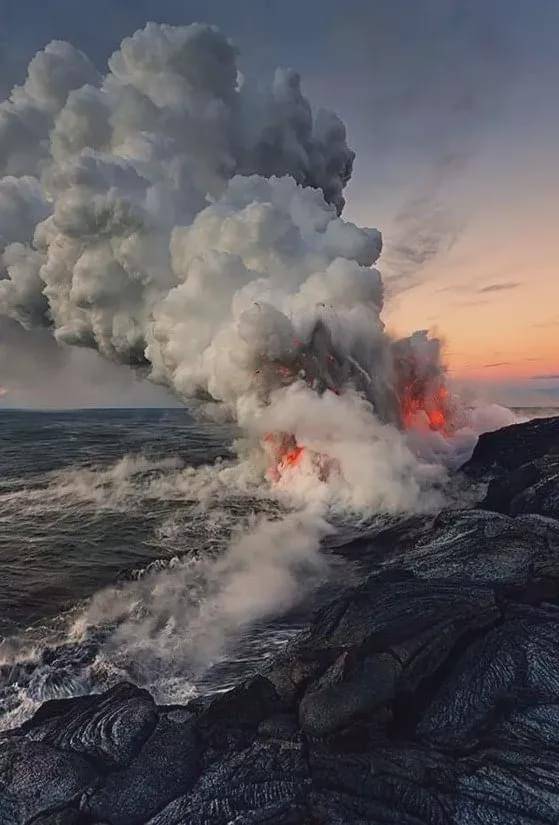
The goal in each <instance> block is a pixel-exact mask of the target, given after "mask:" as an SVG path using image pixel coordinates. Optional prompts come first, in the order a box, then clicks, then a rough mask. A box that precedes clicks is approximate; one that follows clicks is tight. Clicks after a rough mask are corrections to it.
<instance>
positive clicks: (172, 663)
mask: <svg viewBox="0 0 559 825" xmlns="http://www.w3.org/2000/svg"><path fill="white" fill-rule="evenodd" d="M236 436H237V433H236V431H235V429H234V428H233V427H231V426H225V425H216V424H204V423H200V422H195V421H193V419H192V418H191V417H190V416H189V414H188V412H187V411H186V410H182V409H168V410H143V409H142V410H140V409H134V410H83V411H71V412H24V411H9V410H3V411H0V565H1V570H2V575H1V577H0V728H6V727H11V726H12V725H15V724H17V723H19V722H20V721H21V720H22V719H24V718H26V717H27V716H29V715H30V713H32V712H33V710H34V709H35V708H36V707H37V706H38V704H39V703H40V702H42V701H44V700H46V699H51V698H59V697H63V696H69V695H77V694H80V693H84V692H89V691H92V690H93V691H97V690H102V689H104V688H106V687H107V686H109V685H110V684H113V683H114V682H116V681H119V680H121V679H131V680H133V681H135V682H137V683H138V684H141V685H145V686H147V687H149V688H150V689H151V690H152V691H153V692H154V693H155V695H156V698H157V699H159V700H160V701H166V702H169V701H177V702H179V701H181V702H182V701H186V700H187V699H188V698H190V697H191V696H194V695H198V694H204V693H211V692H215V691H219V690H224V689H226V688H228V687H230V686H231V685H233V684H235V683H236V682H237V681H238V680H239V679H240V678H242V677H243V676H245V675H247V674H248V673H250V672H252V671H254V670H255V669H257V668H258V667H260V666H261V665H262V663H263V662H264V661H265V660H266V658H267V657H269V656H271V655H273V653H274V652H275V651H276V650H277V649H278V647H281V646H283V645H284V644H285V643H286V642H287V641H288V640H289V639H290V638H291V637H292V636H293V634H294V633H296V632H298V631H299V630H300V629H301V627H303V626H304V625H305V623H306V622H307V621H308V619H309V616H310V612H311V609H312V607H314V606H315V604H316V599H315V598H313V599H310V598H309V599H303V600H301V603H300V604H298V605H297V609H292V610H289V611H285V612H284V611H279V615H278V616H271V617H268V618H267V619H266V620H259V619H257V620H256V621H254V622H251V623H247V626H246V627H245V628H243V631H242V632H241V633H235V634H232V636H231V638H229V636H228V632H227V629H224V628H222V627H219V626H218V630H219V638H217V639H216V638H210V639H208V638H207V636H208V634H207V632H206V630H205V623H206V620H207V624H208V625H210V626H211V624H212V621H213V622H214V624H215V616H212V615H211V614H209V613H208V612H207V611H206V613H204V612H203V611H202V612H201V611H200V607H199V606H200V604H201V603H203V602H204V600H205V601H206V602H207V601H208V594H210V595H211V592H212V588H213V589H214V590H215V587H216V581H215V578H216V577H215V568H216V564H218V563H219V559H220V557H221V555H222V554H223V553H224V551H225V549H226V548H227V546H228V545H229V544H230V542H231V537H232V536H234V535H235V534H236V533H238V534H242V533H243V532H244V531H246V530H247V529H249V528H250V527H251V525H254V523H255V520H257V519H258V518H259V517H263V518H268V519H272V521H273V520H274V518H275V517H276V516H277V517H278V518H279V516H280V515H281V507H280V506H279V505H278V503H277V502H275V501H274V500H273V499H270V498H269V496H267V495H265V494H262V495H259V492H258V487H257V486H256V487H255V486H254V485H251V484H250V483H247V484H246V486H245V487H243V485H242V484H239V483H236V484H235V485H231V487H228V485H227V472H228V468H229V467H234V466H235V465H236V461H235V460H234V459H233V456H232V444H233V441H234V439H235V437H236ZM222 477H224V478H225V483H224V482H223V478H222ZM218 480H219V481H218ZM350 538H351V534H350V533H348V534H347V535H346V536H345V537H344V536H343V535H342V536H340V535H338V536H337V537H336V539H335V540H332V541H331V544H335V543H336V542H339V543H341V544H343V543H344V542H345V541H349V539H350ZM305 564H306V562H305V561H303V565H302V566H303V568H304V565H305ZM337 564H340V565H343V566H344V575H343V577H341V579H340V577H336V576H332V570H333V569H335V568H336V565H337ZM311 567H312V565H311ZM301 575H302V576H307V578H309V577H310V578H312V580H313V588H315V589H316V590H321V592H322V593H323V594H324V597H326V595H328V594H330V593H331V592H332V589H336V588H337V587H339V581H340V580H343V582H344V584H345V585H347V584H351V582H352V580H353V578H352V577H354V576H357V572H356V571H354V570H353V566H352V564H350V563H349V562H347V560H342V559H341V558H340V559H339V560H338V561H336V560H333V561H332V559H331V560H330V563H329V572H328V574H324V575H323V573H322V571H321V570H320V569H319V567H318V566H316V568H313V569H311V570H310V571H309V570H305V569H303V570H302V572H301ZM336 579H337V580H338V584H335V583H333V581H334V580H336ZM263 588H264V589H263V592H262V598H263V599H265V598H266V591H265V588H266V584H263ZM311 589H312V588H311ZM121 606H122V615H120V614H119V609H120V608H121ZM241 607H242V606H241ZM123 628H124V630H123ZM193 628H195V629H193ZM214 635H215V631H214ZM201 651H202V653H203V655H202V653H201Z"/></svg>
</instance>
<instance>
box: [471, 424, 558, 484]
mask: <svg viewBox="0 0 559 825" xmlns="http://www.w3.org/2000/svg"><path fill="white" fill-rule="evenodd" d="M558 454H559V416H555V417H553V418H535V419H533V420H532V421H528V422H526V423H524V424H513V425H512V426H511V427H503V428H502V429H500V430H495V432H492V433H483V435H481V436H480V437H479V440H478V442H477V444H476V447H475V449H474V452H473V455H472V457H471V459H470V460H469V461H467V462H466V464H464V466H463V467H462V470H463V472H465V473H466V474H467V475H469V476H471V477H472V478H484V477H490V476H494V475H497V474H499V473H501V472H504V471H505V472H508V471H510V470H516V469H517V468H518V467H521V466H522V465H523V464H527V463H529V462H531V461H535V460H536V459H538V458H541V457H542V456H544V455H558Z"/></svg>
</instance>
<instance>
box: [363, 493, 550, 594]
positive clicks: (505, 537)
mask: <svg viewBox="0 0 559 825" xmlns="http://www.w3.org/2000/svg"><path fill="white" fill-rule="evenodd" d="M390 536H391V539H392V541H393V542H394V544H393V550H392V552H391V554H390V555H389V556H388V557H387V558H386V559H385V562H384V566H385V567H386V566H388V567H391V566H405V567H406V568H407V569H408V570H409V571H411V572H413V573H414V574H415V575H417V576H420V577H421V578H431V577H440V576H445V577H446V578H448V579H452V580H456V581H478V582H522V583H525V582H526V581H527V579H528V577H529V574H530V570H531V569H532V567H533V566H534V564H539V563H542V562H543V561H544V560H547V561H549V562H550V563H554V564H557V566H558V572H559V524H558V523H556V522H554V521H549V520H545V519H529V520H526V519H515V518H510V517H509V516H506V515H502V514H500V513H495V512H488V511H486V510H481V509H480V510H452V511H445V512H443V513H441V514H440V515H439V516H437V517H436V518H435V519H433V520H432V522H431V524H430V526H429V529H428V530H423V529H422V530H421V531H419V532H418V533H417V534H416V535H413V533H412V534H409V533H406V534H405V535H404V536H402V538H400V536H399V534H398V529H397V528H396V529H394V530H392V531H391V534H390ZM379 540H381V541H385V539H384V537H382V536H381V537H379ZM371 552H372V553H374V544H373V547H372V550H371Z"/></svg>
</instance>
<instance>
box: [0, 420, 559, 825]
mask: <svg viewBox="0 0 559 825" xmlns="http://www.w3.org/2000/svg"><path fill="white" fill-rule="evenodd" d="M462 471H463V473H464V474H465V475H466V476H467V477H469V478H471V479H475V480H484V481H488V482H489V485H488V488H487V494H486V496H485V498H484V499H483V500H482V501H481V502H480V504H479V505H478V507H477V508H475V509H467V510H454V511H445V512H443V513H441V514H439V515H438V516H429V517H427V516H416V517H412V518H410V519H408V520H407V521H405V522H403V523H400V524H398V525H397V526H395V527H394V526H393V527H391V528H388V529H386V530H384V531H383V532H377V533H376V534H374V535H371V536H369V537H366V538H364V539H362V540H361V542H360V547H359V552H360V554H361V555H362V557H363V558H364V559H367V561H368V562H369V561H370V564H369V565H368V567H369V569H370V575H369V576H368V578H367V579H366V581H364V582H363V583H362V584H360V585H359V586H357V587H352V588H348V589H347V590H346V591H345V592H344V593H343V594H342V595H341V596H339V597H337V598H336V599H334V600H333V601H332V602H330V603H329V604H327V605H326V606H325V607H323V608H321V609H320V610H319V611H318V612H317V613H316V615H315V617H314V620H313V622H312V624H311V626H310V628H309V629H308V631H305V632H304V633H303V634H301V635H300V636H299V637H297V638H296V639H295V641H294V642H292V643H291V644H290V645H289V647H288V648H287V649H286V650H285V651H284V652H283V653H282V654H281V655H280V656H278V657H277V658H276V659H275V660H274V661H273V662H272V664H271V665H270V666H269V667H268V668H267V669H266V670H265V671H263V672H262V674H260V675H258V676H255V677H252V678H249V679H248V680H246V681H245V682H244V683H243V684H241V685H240V686H239V687H237V688H235V689H234V690H232V691H230V692H228V693H225V694H222V695H220V696H218V697H215V698H213V699H211V700H194V701H193V702H191V703H190V704H189V705H187V706H185V707H170V706H169V707H158V706H156V704H155V702H154V701H153V699H152V697H151V696H150V695H149V693H148V692H147V691H144V690H140V689H138V688H136V687H134V686H133V685H130V684H120V685H118V686H116V687H114V688H113V689H111V690H109V691H107V692H106V693H103V694H99V695H90V696H83V697H78V698H75V699H64V700H58V701H51V702H47V703H45V704H44V705H43V706H42V707H41V708H40V709H39V711H38V712H37V713H36V714H35V716H34V717H33V718H32V719H31V720H30V721H28V722H27V723H25V724H24V725H22V726H21V727H20V728H18V729H16V730H13V731H9V732H7V733H5V734H3V735H2V736H1V737H0V824H1V825H29V824H30V823H34V825H146V823H149V825H202V823H203V825H226V823H235V825H257V823H258V824H259V825H260V823H266V825H272V823H273V824H274V825H275V823H277V824H278V825H302V824H303V823H305V824H307V823H308V825H310V824H311V823H313V825H319V823H320V825H322V823H324V825H326V823H328V825H338V824H339V825H342V823H343V825H366V823H379V825H381V823H382V825H389V823H394V825H420V823H425V824H426V825H427V823H429V824H431V823H436V824H437V825H439V823H440V825H446V823H449V824H450V823H454V824H455V825H458V823H460V824H461V825H462V823H463V824H464V825H466V823H468V825H470V824H472V825H473V824H477V823H479V825H511V823H520V825H532V823H533V825H542V823H549V825H551V824H552V823H557V822H558V821H559V483H558V479H559V418H551V419H540V420H535V421H532V422H529V423H527V424H521V425H515V426H513V427H508V428H506V429H503V430H500V431H498V432H496V433H491V434H487V435H485V436H482V437H481V439H480V441H479V443H478V445H477V447H476V450H475V452H474V455H473V457H472V459H471V460H470V461H469V462H468V464H467V465H465V467H464V468H463V470H462Z"/></svg>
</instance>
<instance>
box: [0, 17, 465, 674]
mask: <svg viewBox="0 0 559 825" xmlns="http://www.w3.org/2000/svg"><path fill="white" fill-rule="evenodd" d="M0 158H1V162H2V165H3V172H4V174H5V175H6V176H5V177H4V178H2V179H0V243H1V244H2V248H3V252H2V258H1V264H0V272H1V273H2V274H3V276H4V277H3V278H2V279H1V280H0V313H2V314H4V315H7V316H9V317H10V318H12V319H15V320H16V321H18V322H19V323H20V324H21V325H23V326H24V327H35V326H43V327H48V328H49V329H51V331H52V333H53V335H54V337H55V338H56V340H57V341H58V342H59V343H60V344H61V345H77V346H84V347H91V348H94V349H96V350H98V351H99V352H100V353H101V354H102V355H104V356H106V357H107V358H109V359H112V360H114V361H117V362H119V363H124V364H128V365H130V366H131V367H133V368H134V369H138V370H140V371H142V373H145V374H146V375H147V376H149V378H150V379H151V380H153V381H156V382H159V383H161V384H164V385H165V386H167V387H169V388H171V389H172V391H173V392H174V393H175V394H177V395H178V396H179V397H181V398H183V399H185V400H189V401H190V402H192V400H193V399H196V402H197V404H198V408H199V410H200V412H202V413H204V414H206V415H214V416H218V417H219V418H221V419H222V418H224V417H229V418H232V419H234V420H235V421H236V422H237V423H238V424H239V425H240V427H241V429H242V431H243V434H244V435H243V438H242V440H240V441H239V444H238V445H237V446H238V456H239V458H238V461H237V462H236V463H234V464H231V465H227V464H224V465H222V466H220V465H218V466H216V467H213V468H202V469H199V470H196V471H194V470H191V469H188V468H187V469H185V470H180V469H177V472H176V474H175V475H174V476H173V477H172V478H170V477H169V474H167V475H165V474H163V475H161V476H159V477H158V478H156V479H152V480H151V481H150V482H149V483H150V484H151V493H152V494H153V495H177V491H179V493H180V495H183V496H185V497H190V499H191V500H192V499H194V500H196V501H198V502H199V503H200V505H201V506H204V507H206V508H207V509H211V507H212V506H213V505H214V503H215V502H216V501H219V500H220V497H221V498H223V497H224V496H226V495H231V494H233V495H251V496H253V498H254V499H255V500H260V501H262V500H263V499H265V498H268V499H269V500H270V501H273V502H276V503H277V504H278V506H279V507H281V509H282V510H283V511H284V514H283V516H282V517H281V518H278V517H277V515H276V516H272V517H267V518H259V519H257V520H256V521H255V523H254V524H252V525H249V529H248V531H241V532H240V531H236V532H234V535H233V537H232V539H231V542H230V543H229V545H228V546H227V547H226V548H225V549H224V551H223V553H222V554H221V555H218V556H217V557H214V556H208V557H207V558H203V559H200V558H193V559H190V560H189V561H188V562H184V563H182V564H180V565H178V566H177V565H175V566H174V567H172V568H169V569H168V570H164V571H162V572H161V571H160V572H156V573H153V574H150V575H147V576H145V577H143V578H141V579H140V580H139V581H137V582H133V583H131V584H130V583H129V584H127V585H123V586H119V587H117V588H116V589H109V590H108V591H105V592H103V593H101V594H98V595H97V596H96V597H94V598H93V600H92V601H91V603H90V604H89V605H88V606H87V608H86V610H85V611H84V613H83V614H82V615H81V616H80V617H79V618H78V619H77V620H76V621H75V623H74V626H73V630H72V634H73V636H74V637H75V638H80V639H81V638H83V637H84V634H87V633H88V632H89V629H90V628H91V627H99V626H104V627H107V628H109V630H108V632H107V634H106V641H105V647H104V650H105V654H106V655H108V656H110V657H112V659H113V660H115V661H117V660H119V658H120V659H121V660H123V659H124V660H126V662H127V663H128V664H129V663H130V661H135V662H136V667H137V668H138V669H139V671H140V676H137V678H141V679H142V680H143V681H148V682H150V681H152V680H153V679H152V677H150V676H146V674H145V672H142V669H143V668H144V666H145V668H146V669H147V670H148V671H150V672H151V673H153V672H156V673H157V672H160V670H161V668H163V669H164V670H167V672H173V670H175V671H177V669H180V667H182V665H183V663H184V662H185V661H187V662H188V669H189V671H190V672H196V671H197V670H199V669H201V668H203V667H207V666H208V664H209V663H210V662H211V661H212V660H214V659H215V658H216V657H218V656H219V655H220V653H221V651H222V649H223V646H224V644H226V642H227V640H228V639H229V638H230V636H231V635H232V634H233V633H235V632H238V630H239V628H241V627H242V626H243V625H245V624H246V623H249V622H252V621H254V620H256V619H260V618H263V617H265V616H268V615H271V614H274V613H276V612H278V611H283V610H286V609H288V608H290V607H291V606H293V605H294V604H295V603H296V602H297V600H298V599H300V598H301V597H302V595H303V594H304V593H305V592H307V591H308V589H309V588H310V587H313V586H314V585H315V584H316V582H317V581H319V580H320V579H321V577H324V576H325V575H326V573H327V562H326V560H325V558H324V557H323V556H322V555H321V553H320V542H321V539H323V538H324V536H325V535H327V534H328V533H329V532H330V531H331V530H332V529H333V528H332V527H331V526H329V523H330V522H332V520H334V519H335V518H336V517H339V516H340V515H341V514H342V513H343V514H345V515H346V516H347V514H348V513H351V514H354V517H355V518H362V517H364V516H365V515H371V514H373V513H379V512H385V513H398V512H407V511H421V510H425V509H432V508H435V507H438V506H440V505H441V503H442V496H441V487H442V485H443V484H444V481H445V465H448V464H449V463H452V458H453V456H455V455H456V449H455V446H454V445H456V444H457V445H459V446H460V447H461V449H464V450H467V449H468V446H470V447H471V444H472V440H473V438H474V437H475V435H474V432H473V430H472V427H471V423H472V422H471V421H469V420H468V417H467V416H465V414H464V413H460V415H458V411H457V410H456V409H454V410H453V414H454V415H455V416H456V419H455V425H454V426H453V430H454V436H453V440H449V438H448V433H445V434H444V435H443V434H442V433H441V432H433V431H432V430H433V424H434V422H438V423H437V428H439V429H440V427H439V424H440V422H441V421H442V422H443V424H444V423H445V422H446V419H445V416H444V415H443V411H442V410H441V409H438V408H437V409H434V408H433V405H434V404H435V403H437V404H439V402H440V403H442V402H441V399H442V398H443V396H442V390H441V387H442V385H443V384H444V370H443V368H442V365H441V360H440V346H439V343H438V342H437V341H431V340H430V339H429V338H428V336H427V334H426V333H422V332H420V333H415V334H414V335H413V336H411V337H410V338H409V339H406V340H404V341H400V342H394V341H392V340H391V339H390V338H389V336H387V335H386V333H385V330H384V326H383V323H382V320H381V317H380V314H381V310H382V304H383V287H382V281H381V277H380V274H379V272H378V271H377V270H376V269H374V268H372V265H373V264H374V263H375V261H376V260H377V258H378V256H379V254H380V251H381V246H382V244H381V236H380V233H379V232H378V231H377V230H376V229H370V228H359V227H357V226H355V225H354V224H352V223H349V222H347V221H344V220H343V218H342V217H341V212H342V209H343V205H344V199H343V195H342V191H343V187H344V186H345V184H346V183H347V181H348V180H349V177H350V174H351V169H352V162H353V153H352V152H351V150H350V149H349V148H348V146H347V144H346V136H345V129H344V126H343V124H342V123H341V121H340V120H339V119H338V118H337V117H336V116H335V115H333V114H332V113H328V112H318V113H316V114H314V113H313V111H312V109H311V106H310V104H309V102H308V101H307V99H306V98H305V97H304V95H303V93H302V91H301V85H300V80H299V77H298V75H297V74H296V73H294V72H293V71H283V70H278V72H277V73H276V75H275V77H274V80H273V82H272V84H271V85H270V86H268V87H262V86H257V85H255V84H253V83H252V82H251V81H250V80H248V79H245V78H243V77H241V76H240V75H239V73H238V70H237V67H236V51H235V48H234V47H233V46H232V44H231V43H230V42H229V41H228V40H227V39H226V38H225V37H224V36H223V35H222V34H221V33H220V32H218V31H217V30H216V29H214V28H212V27H209V26H203V25H198V24H196V25H192V26H187V27H171V26H166V25H155V24H148V25H147V26H146V27H145V29H143V30H142V31H138V32H136V33H135V34H134V35H133V36H132V37H130V38H127V39H125V40H124V41H123V43H122V45H121V48H120V49H119V50H118V51H117V52H115V54H114V55H113V56H112V57H111V58H110V60H109V66H108V72H107V74H106V75H105V76H101V75H99V74H98V72H97V70H96V69H95V68H94V67H93V66H92V64H91V63H90V62H89V60H88V59H87V57H85V56H84V55H83V54H82V53H81V52H78V51H76V50H75V49H74V48H73V47H72V46H70V45H69V44H67V43H60V42H54V43H51V44H49V45H48V46H47V47H46V48H45V49H44V51H42V52H40V53H39V54H38V55H36V56H35V57H34V58H33V60H32V61H31V64H30V66H29V72H28V76H27V79H26V81H25V83H24V84H23V85H22V86H20V87H16V88H15V89H14V90H13V92H12V94H11V97H10V99H9V100H8V101H6V102H4V103H3V104H1V105H0ZM408 396H409V400H410V404H411V408H410V409H411V413H410V410H408V409H407V405H406V404H404V405H403V398H404V397H405V398H407V397H408ZM444 404H445V405H446V401H445V402H444ZM444 412H446V407H445V410H444ZM410 416H411V419H410V420H411V423H412V425H413V426H412V431H413V432H412V436H411V437H410V436H409V435H406V434H405V433H404V432H402V425H403V424H404V423H405V421H407V419H408V418H410ZM408 423H409V422H408ZM441 426H442V425H441ZM270 433H272V434H280V435H281V434H287V435H288V437H289V438H290V439H292V441H293V443H294V444H295V445H296V446H297V450H298V453H297V455H298V456H300V457H301V459H300V460H298V461H297V463H296V465H295V466H286V467H283V468H282V472H281V473H279V474H278V473H277V474H276V476H277V477H276V483H275V485H273V486H270V484H269V482H268V481H266V470H267V469H268V468H267V462H268V460H269V457H267V454H266V449H265V442H266V436H267V435H268V434H270ZM457 433H458V434H457ZM127 462H128V463H126V461H125V462H124V463H121V464H120V465H118V466H117V467H115V468H113V469H112V470H111V471H110V473H109V477H107V478H105V481H104V482H103V483H101V484H98V483H97V481H96V480H95V479H92V478H89V479H85V480H84V479H83V478H80V479H78V478H77V477H75V478H72V479H70V480H69V481H68V484H69V486H68V487H67V488H66V489H64V488H62V489H60V487H59V489H58V495H60V496H62V497H64V496H65V495H78V496H79V495H84V496H85V497H87V496H88V495H93V496H94V497H95V496H97V498H96V506H103V499H104V496H105V490H106V485H107V484H108V485H109V487H111V486H112V487H113V488H115V489H117V490H118V491H119V495H121V496H123V499H121V500H124V501H125V500H126V496H127V495H128V494H129V493H130V491H132V492H133V482H132V481H131V479H133V476H134V473H136V472H139V471H140V470H141V469H142V467H140V466H139V465H134V463H133V461H132V460H130V459H128V460H127ZM317 467H320V469H319V471H317ZM144 469H145V468H144ZM159 469H161V468H159ZM164 469H166V470H172V469H173V468H172V467H169V466H167V467H166V468H164ZM92 481H93V483H92ZM116 500H117V501H118V495H117V497H116ZM286 511H287V512H286ZM243 527H246V524H245V525H243ZM123 652H124V653H123ZM125 666H127V665H125Z"/></svg>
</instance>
